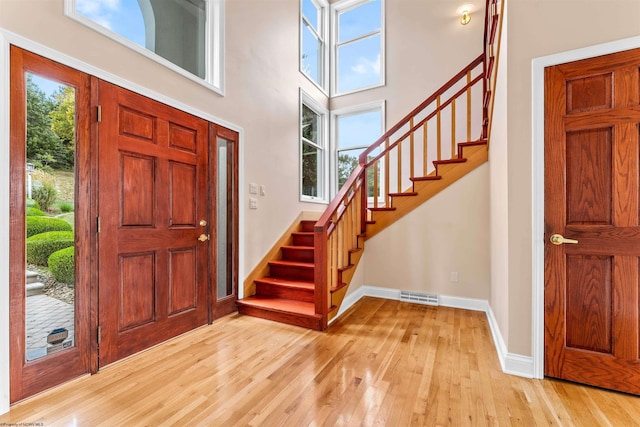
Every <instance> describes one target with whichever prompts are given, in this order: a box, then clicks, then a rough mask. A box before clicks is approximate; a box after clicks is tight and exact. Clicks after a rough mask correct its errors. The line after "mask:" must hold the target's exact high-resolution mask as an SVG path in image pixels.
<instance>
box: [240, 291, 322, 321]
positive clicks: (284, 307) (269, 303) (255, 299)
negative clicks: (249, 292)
mask: <svg viewBox="0 0 640 427" xmlns="http://www.w3.org/2000/svg"><path fill="white" fill-rule="evenodd" d="M237 302H238V304H245V305H250V306H253V307H258V308H262V309H264V310H271V311H280V312H286V313H294V314H297V315H302V316H309V317H315V318H317V317H320V315H318V314H316V306H315V304H314V303H312V302H304V301H295V300H291V299H284V298H277V297H270V296H263V295H253V296H250V297H247V298H245V299H241V300H238V301H237Z"/></svg>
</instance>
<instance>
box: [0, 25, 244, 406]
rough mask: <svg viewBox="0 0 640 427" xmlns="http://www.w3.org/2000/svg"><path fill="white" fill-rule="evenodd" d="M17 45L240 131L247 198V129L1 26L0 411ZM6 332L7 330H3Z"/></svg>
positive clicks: (4, 399)
mask: <svg viewBox="0 0 640 427" xmlns="http://www.w3.org/2000/svg"><path fill="white" fill-rule="evenodd" d="M11 45H15V46H17V47H19V48H22V49H24V50H27V51H30V52H33V53H35V54H38V55H40V56H43V57H45V58H47V59H51V60H53V61H55V62H58V63H60V64H62V65H66V66H68V67H71V68H75V69H76V70H78V71H81V72H85V73H87V74H91V75H92V76H95V77H97V78H99V79H101V80H105V81H107V82H109V83H113V84H115V85H118V86H121V87H123V88H125V89H129V90H131V91H134V92H136V93H139V94H141V95H144V96H146V97H148V98H151V99H153V100H156V101H159V102H162V103H164V104H167V105H169V106H172V107H175V108H177V109H180V110H182V111H185V112H188V113H191V114H193V115H195V116H197V117H200V118H203V119H205V120H207V121H209V122H213V123H216V124H219V125H220V126H223V127H226V128H228V129H231V130H233V131H235V132H237V133H238V200H240V201H242V200H244V197H245V190H244V187H245V185H244V184H245V179H244V129H243V128H242V127H240V126H238V125H236V124H234V123H231V122H229V121H227V120H224V119H222V118H220V117H217V116H214V115H212V114H209V113H206V112H204V111H202V110H199V109H197V108H194V107H192V106H189V105H187V104H185V103H183V102H181V101H178V100H176V99H173V98H171V97H168V96H166V95H162V94H159V93H158V92H154V91H152V90H149V89H147V88H145V87H144V86H141V85H139V84H136V83H133V82H131V81H128V80H126V79H124V78H122V77H119V76H117V75H115V74H112V73H110V72H108V71H105V70H103V69H101V68H98V67H95V66H92V65H90V64H88V63H86V62H84V61H81V60H79V59H76V58H74V57H72V56H69V55H66V54H63V53H61V52H59V51H56V50H54V49H51V48H49V47H47V46H44V45H42V44H40V43H37V42H34V41H32V40H30V39H28V38H26V37H23V36H20V35H18V34H15V33H12V32H10V31H7V30H5V29H2V28H0V69H2V70H3V71H4V72H3V73H0V76H4V78H0V105H2V108H0V129H1V130H4V131H2V132H0V414H3V413H6V412H8V411H9V407H10V403H9V402H10V399H9V389H10V371H9V360H10V348H9V347H10V346H9V342H10V337H9V283H10V280H9V265H10V260H9V253H10V249H9V221H10V219H9V194H10V192H9V173H10V172H9V171H10V167H9V155H10V151H9V140H10V126H9V124H10V110H9V108H10V98H9V95H10V88H11V84H10V78H9V69H10V54H9V50H10V46H11ZM245 210H246V207H245V203H242V202H241V203H239V207H238V253H239V254H242V253H244V229H245V226H244V218H245ZM245 268H246V266H245V261H244V257H242V256H241V257H239V260H238V277H244V276H245ZM243 297H244V289H243V287H242V286H240V287H239V289H238V299H241V298H243ZM2 332H5V333H2Z"/></svg>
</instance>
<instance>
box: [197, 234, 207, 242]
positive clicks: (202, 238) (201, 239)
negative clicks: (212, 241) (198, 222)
mask: <svg viewBox="0 0 640 427" xmlns="http://www.w3.org/2000/svg"><path fill="white" fill-rule="evenodd" d="M198 240H200V241H201V242H206V241H207V240H209V235H208V234H201V235H200V237H198Z"/></svg>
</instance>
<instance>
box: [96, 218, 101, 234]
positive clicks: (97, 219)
mask: <svg viewBox="0 0 640 427" xmlns="http://www.w3.org/2000/svg"><path fill="white" fill-rule="evenodd" d="M96 225H97V227H98V233H99V232H100V217H98V218H96Z"/></svg>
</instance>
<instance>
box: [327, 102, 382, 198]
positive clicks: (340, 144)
mask: <svg viewBox="0 0 640 427" xmlns="http://www.w3.org/2000/svg"><path fill="white" fill-rule="evenodd" d="M333 118H334V126H335V139H336V162H335V163H336V183H337V191H339V190H340V188H342V186H343V185H344V183H345V182H346V181H347V179H349V176H350V175H351V173H352V172H353V170H354V169H355V168H356V166H358V159H359V158H360V154H362V152H363V151H364V150H365V149H366V148H367V147H369V146H370V145H371V144H373V143H374V142H375V141H376V140H377V139H378V138H379V137H380V135H382V132H383V103H381V102H377V103H374V104H367V105H364V106H358V107H353V108H349V109H344V110H338V111H335V112H334V113H333ZM377 153H379V150H378V151H376V152H374V153H372V154H373V155H374V156H375V155H376V154H377Z"/></svg>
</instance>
